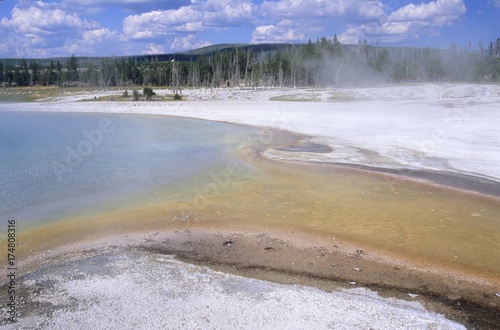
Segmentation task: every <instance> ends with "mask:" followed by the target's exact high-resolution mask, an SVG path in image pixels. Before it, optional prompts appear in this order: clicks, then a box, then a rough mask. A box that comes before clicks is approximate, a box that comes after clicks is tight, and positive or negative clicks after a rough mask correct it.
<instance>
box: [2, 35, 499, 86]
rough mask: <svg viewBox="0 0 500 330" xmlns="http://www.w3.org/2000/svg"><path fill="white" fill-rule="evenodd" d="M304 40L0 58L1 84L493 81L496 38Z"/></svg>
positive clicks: (495, 78) (496, 75)
mask: <svg viewBox="0 0 500 330" xmlns="http://www.w3.org/2000/svg"><path fill="white" fill-rule="evenodd" d="M471 48H472V47H471V45H470V44H469V45H467V46H464V47H458V46H456V45H454V44H452V45H451V46H450V47H449V48H447V49H431V48H409V47H383V46H374V45H369V44H368V43H367V42H366V40H365V41H364V42H359V43H358V44H357V45H342V44H341V43H340V42H339V41H338V40H337V38H336V36H335V37H334V38H333V39H326V38H321V39H317V40H316V41H314V42H313V41H311V40H309V42H308V43H306V44H298V45H297V44H258V45H238V44H225V45H215V46H210V47H205V48H202V49H198V50H193V51H189V52H185V53H177V54H165V55H141V56H126V57H100V58H89V57H76V56H74V55H73V56H71V57H69V58H54V59H0V79H1V82H2V87H4V88H7V87H10V86H36V85H38V86H51V85H57V86H101V87H107V86H174V88H177V87H179V88H180V87H212V88H216V87H226V86H230V87H255V86H266V87H301V86H316V87H321V86H349V85H365V84H373V83H386V82H411V81H415V82H439V81H451V82H498V81H500V38H498V39H497V40H496V41H495V42H491V43H489V44H488V45H487V46H486V47H484V46H483V45H482V43H481V42H480V43H479V44H478V50H471Z"/></svg>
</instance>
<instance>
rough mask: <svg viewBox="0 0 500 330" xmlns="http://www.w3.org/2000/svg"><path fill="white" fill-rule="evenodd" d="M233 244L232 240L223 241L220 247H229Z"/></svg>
mask: <svg viewBox="0 0 500 330" xmlns="http://www.w3.org/2000/svg"><path fill="white" fill-rule="evenodd" d="M233 243H234V241H233V240H230V241H225V242H224V243H222V246H231V245H233Z"/></svg>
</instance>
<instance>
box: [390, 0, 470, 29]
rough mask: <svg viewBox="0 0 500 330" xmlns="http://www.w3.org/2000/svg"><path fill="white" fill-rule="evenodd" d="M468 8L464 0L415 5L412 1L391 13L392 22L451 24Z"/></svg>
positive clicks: (423, 24)
mask: <svg viewBox="0 0 500 330" xmlns="http://www.w3.org/2000/svg"><path fill="white" fill-rule="evenodd" d="M465 11H466V8H465V4H464V2H463V0H437V1H433V2H430V3H421V4H419V5H414V4H412V3H410V4H408V5H406V6H404V7H402V8H400V9H398V10H396V11H394V12H393V13H391V14H390V15H389V18H388V20H389V21H391V22H412V23H413V24H414V25H415V24H416V25H420V26H431V27H440V26H444V25H451V24H453V23H454V22H455V21H456V20H457V19H459V18H460V17H462V15H463V14H464V13H465Z"/></svg>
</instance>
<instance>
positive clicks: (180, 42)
mask: <svg viewBox="0 0 500 330" xmlns="http://www.w3.org/2000/svg"><path fill="white" fill-rule="evenodd" d="M210 45H211V43H209V42H207V41H197V40H196V37H195V36H194V35H193V34H189V35H187V36H184V37H175V38H174V42H173V43H172V45H171V46H170V50H171V51H183V50H189V49H195V48H201V47H205V46H210Z"/></svg>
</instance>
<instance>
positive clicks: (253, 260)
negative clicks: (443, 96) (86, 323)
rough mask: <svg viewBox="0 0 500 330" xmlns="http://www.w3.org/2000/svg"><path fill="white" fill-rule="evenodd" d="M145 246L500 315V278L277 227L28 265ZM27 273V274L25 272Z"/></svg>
mask: <svg viewBox="0 0 500 330" xmlns="http://www.w3.org/2000/svg"><path fill="white" fill-rule="evenodd" d="M128 248H132V249H140V250H145V251H149V252H152V253H160V254H165V255H173V256H174V257H175V258H176V259H178V260H180V261H183V262H188V263H192V264H195V265H202V266H207V267H209V268H211V269H213V270H216V271H221V272H224V273H229V274H233V275H239V276H244V277H250V278H256V279H261V280H267V281H271V282H275V283H281V284H299V285H306V286H310V287H315V288H318V289H321V290H324V291H332V290H337V289H348V288H358V287H363V288H367V289H370V290H372V291H374V292H377V293H378V294H379V295H381V296H383V297H393V298H397V299H402V300H407V301H418V302H420V303H422V304H423V305H424V306H425V308H426V309H428V310H429V311H431V312H435V313H439V314H443V315H445V316H446V317H447V318H449V319H451V320H454V321H457V322H460V323H462V324H464V325H466V326H467V327H476V328H478V329H482V328H484V329H487V328H490V327H493V326H494V325H495V324H496V323H495V322H496V321H497V318H498V311H499V310H500V299H499V298H498V297H497V296H496V295H495V294H496V292H495V290H496V288H498V285H499V284H500V283H498V281H496V283H495V281H494V280H493V279H491V280H490V281H488V280H484V279H483V280H478V279H477V278H474V277H470V276H469V275H459V274H456V273H453V272H450V271H447V270H443V269H437V270H434V271H433V270H429V269H426V268H420V267H419V266H418V264H417V265H411V264H410V263H408V261H403V260H397V259H395V258H392V257H391V256H387V255H380V254H379V252H378V251H372V250H369V249H366V248H365V247H360V246H357V245H354V244H352V243H349V242H344V241H342V242H335V243H334V244H332V243H330V242H328V241H327V239H325V238H321V237H318V236H316V235H314V234H307V233H296V232H293V231H287V232H286V231H284V230H276V229H270V228H265V229H262V228H260V229H250V228H246V229H241V228H220V227H213V226H210V225H204V226H196V225H189V226H187V227H185V226H184V227H182V226H180V227H179V228H178V229H168V230H164V231H161V232H160V231H154V232H138V231H135V232H130V233H122V234H114V235H103V236H102V237H100V238H92V239H87V240H85V241H81V242H78V243H69V244H66V245H62V246H59V247H57V248H55V249H52V250H49V251H47V252H44V253H41V254H38V255H36V256H33V257H32V258H29V259H27V260H25V263H24V264H23V265H21V266H20V268H23V267H24V268H25V269H28V271H27V272H26V273H27V274H29V273H30V272H32V271H35V270H37V269H41V268H47V267H48V268H50V267H53V266H55V265H57V264H60V263H62V262H66V261H68V260H69V261H74V260H80V259H81V258H82V257H85V256H88V254H89V253H90V254H91V255H101V254H105V253H106V252H107V251H110V250H111V249H128ZM23 275H26V274H23Z"/></svg>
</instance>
